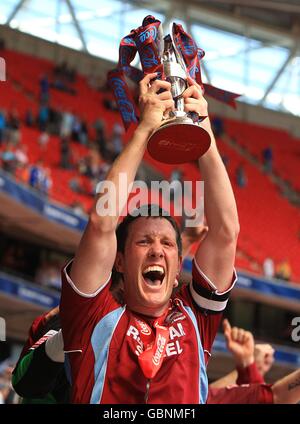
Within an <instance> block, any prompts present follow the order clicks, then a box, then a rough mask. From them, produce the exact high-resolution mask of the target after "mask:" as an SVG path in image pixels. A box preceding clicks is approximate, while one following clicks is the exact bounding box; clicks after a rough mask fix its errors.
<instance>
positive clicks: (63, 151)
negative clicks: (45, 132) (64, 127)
mask: <svg viewBox="0 0 300 424" xmlns="http://www.w3.org/2000/svg"><path fill="white" fill-rule="evenodd" d="M70 159H71V152H70V140H69V138H68V137H62V138H61V140H60V166H61V168H63V169H70V168H71V166H70Z"/></svg>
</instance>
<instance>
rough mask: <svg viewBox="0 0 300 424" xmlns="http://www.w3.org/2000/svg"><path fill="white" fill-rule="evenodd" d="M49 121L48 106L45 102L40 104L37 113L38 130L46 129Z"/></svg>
mask: <svg viewBox="0 0 300 424" xmlns="http://www.w3.org/2000/svg"><path fill="white" fill-rule="evenodd" d="M48 121H49V107H48V106H47V105H46V104H41V106H40V109H39V114H38V125H39V130H40V131H46V128H47V124H48Z"/></svg>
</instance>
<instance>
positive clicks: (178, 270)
mask: <svg viewBox="0 0 300 424" xmlns="http://www.w3.org/2000/svg"><path fill="white" fill-rule="evenodd" d="M181 267H182V256H179V258H178V268H177V277H178V276H179V274H180V271H181Z"/></svg>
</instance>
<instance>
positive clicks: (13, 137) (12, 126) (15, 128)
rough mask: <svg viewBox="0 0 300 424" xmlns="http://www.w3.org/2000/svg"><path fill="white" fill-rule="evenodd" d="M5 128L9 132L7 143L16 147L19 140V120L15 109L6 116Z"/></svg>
mask: <svg viewBox="0 0 300 424" xmlns="http://www.w3.org/2000/svg"><path fill="white" fill-rule="evenodd" d="M7 128H8V130H9V141H11V142H12V143H13V145H14V146H16V145H17V144H19V142H20V138H21V133H20V118H19V113H18V111H17V110H16V109H13V110H12V111H11V113H10V114H9V116H8V122H7Z"/></svg>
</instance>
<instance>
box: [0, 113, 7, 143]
mask: <svg viewBox="0 0 300 424" xmlns="http://www.w3.org/2000/svg"><path fill="white" fill-rule="evenodd" d="M5 128H6V113H5V111H4V110H0V146H1V144H2V141H3V140H4V137H5Z"/></svg>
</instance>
